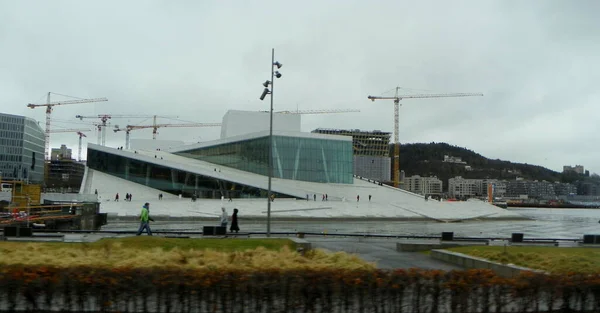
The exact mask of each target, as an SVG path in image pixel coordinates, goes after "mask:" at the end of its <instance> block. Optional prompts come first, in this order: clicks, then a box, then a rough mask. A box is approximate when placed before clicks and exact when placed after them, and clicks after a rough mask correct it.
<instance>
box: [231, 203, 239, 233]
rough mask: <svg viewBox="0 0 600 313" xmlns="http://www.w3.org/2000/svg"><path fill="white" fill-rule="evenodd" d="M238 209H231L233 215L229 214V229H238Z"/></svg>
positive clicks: (233, 230) (234, 230)
mask: <svg viewBox="0 0 600 313" xmlns="http://www.w3.org/2000/svg"><path fill="white" fill-rule="evenodd" d="M238 212H239V211H238V209H233V215H232V216H231V228H230V229H229V231H231V232H232V233H233V232H236V233H237V232H239V231H240V227H239V226H238V216H237V215H238Z"/></svg>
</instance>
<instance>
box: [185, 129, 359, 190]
mask: <svg viewBox="0 0 600 313" xmlns="http://www.w3.org/2000/svg"><path fill="white" fill-rule="evenodd" d="M268 152H269V137H268V136H267V137H262V138H255V139H249V140H244V141H238V142H232V143H225V144H221V145H215V146H210V147H205V148H199V149H193V150H187V151H180V152H177V153H175V154H178V155H180V156H184V157H188V158H193V159H198V160H202V161H206V162H210V163H214V164H219V165H223V166H227V167H232V168H236V169H239V170H242V171H247V172H252V173H256V174H260V175H265V176H266V175H268V173H267V170H268V159H269V153H268ZM352 153H353V152H352V141H344V140H334V139H324V138H304V137H287V136H275V135H274V136H273V177H275V178H283V179H292V180H302V181H309V182H317V183H338V184H352V182H353V180H352V179H353V176H352V174H353V154H352Z"/></svg>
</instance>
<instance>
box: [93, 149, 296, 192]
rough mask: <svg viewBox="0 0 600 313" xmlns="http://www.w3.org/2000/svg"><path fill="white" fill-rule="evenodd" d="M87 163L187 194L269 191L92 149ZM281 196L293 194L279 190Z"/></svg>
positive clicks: (156, 187)
mask: <svg viewBox="0 0 600 313" xmlns="http://www.w3.org/2000/svg"><path fill="white" fill-rule="evenodd" d="M87 166H88V167H89V168H91V169H94V170H97V171H101V172H104V173H106V174H110V175H113V176H116V177H120V178H123V179H126V180H129V181H131V182H135V183H138V184H142V185H145V186H148V187H151V188H154V189H158V190H162V191H164V192H168V193H172V194H176V195H177V194H181V195H183V196H184V197H191V196H192V195H194V194H195V195H196V196H197V197H198V198H211V199H220V198H221V197H225V198H229V197H231V198H266V197H267V191H266V190H262V189H259V188H256V187H251V186H245V185H241V184H238V183H235V182H231V181H225V180H219V179H216V178H213V177H209V176H203V175H198V174H195V173H190V172H187V171H181V170H178V169H173V168H170V167H166V166H163V165H156V164H152V163H147V162H143V161H139V160H135V159H131V158H127V157H123V156H119V155H115V154H111V153H107V152H103V151H98V150H94V149H93V148H88V152H87ZM275 196H276V197H277V198H290V196H287V195H284V194H279V193H275Z"/></svg>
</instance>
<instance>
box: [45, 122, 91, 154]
mask: <svg viewBox="0 0 600 313" xmlns="http://www.w3.org/2000/svg"><path fill="white" fill-rule="evenodd" d="M87 131H91V129H73V128H72V129H57V130H51V131H50V133H53V134H54V133H77V135H79V146H78V147H77V161H80V162H81V137H87V136H86V135H85V134H84V133H82V132H87Z"/></svg>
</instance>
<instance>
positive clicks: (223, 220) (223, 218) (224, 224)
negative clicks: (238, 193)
mask: <svg viewBox="0 0 600 313" xmlns="http://www.w3.org/2000/svg"><path fill="white" fill-rule="evenodd" d="M221 211H223V213H221V227H225V228H227V222H228V221H229V217H228V216H227V211H226V210H225V207H222V208H221Z"/></svg>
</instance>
